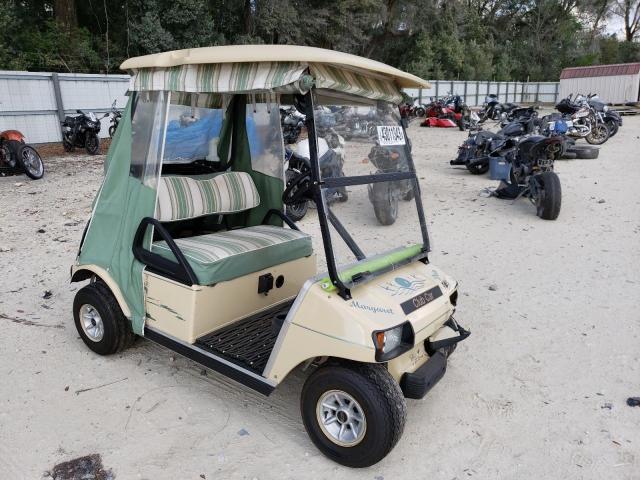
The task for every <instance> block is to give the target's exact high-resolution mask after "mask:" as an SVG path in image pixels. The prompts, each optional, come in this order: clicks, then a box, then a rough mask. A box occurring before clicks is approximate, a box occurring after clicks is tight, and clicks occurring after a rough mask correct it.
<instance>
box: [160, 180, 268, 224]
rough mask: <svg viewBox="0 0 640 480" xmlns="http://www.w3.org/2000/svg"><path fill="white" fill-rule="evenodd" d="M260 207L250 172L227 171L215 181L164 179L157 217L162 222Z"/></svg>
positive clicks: (161, 184)
mask: <svg viewBox="0 0 640 480" xmlns="http://www.w3.org/2000/svg"><path fill="white" fill-rule="evenodd" d="M258 205H260V195H258V190H257V189H256V186H255V184H254V183H253V180H252V179H251V177H250V176H249V174H248V173H246V172H225V173H221V174H220V175H216V176H215V177H213V178H209V179H205V180H198V179H195V178H191V177H182V176H170V177H161V178H160V183H159V184H158V203H157V205H156V218H157V219H158V220H160V221H161V222H172V221H175V220H186V219H188V218H196V217H201V216H204V215H213V214H224V213H233V212H241V211H243V210H248V209H250V208H254V207H257V206H258Z"/></svg>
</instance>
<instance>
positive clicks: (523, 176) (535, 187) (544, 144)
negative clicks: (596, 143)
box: [491, 135, 562, 220]
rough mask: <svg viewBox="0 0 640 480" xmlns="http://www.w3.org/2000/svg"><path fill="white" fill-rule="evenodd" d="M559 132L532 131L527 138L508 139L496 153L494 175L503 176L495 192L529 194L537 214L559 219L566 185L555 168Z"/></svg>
mask: <svg viewBox="0 0 640 480" xmlns="http://www.w3.org/2000/svg"><path fill="white" fill-rule="evenodd" d="M561 141H562V140H561V138H560V137H558V136H551V137H544V136H541V135H532V136H529V137H527V138H525V139H523V140H518V139H505V140H504V142H503V144H502V146H501V147H500V149H499V150H498V151H496V152H495V153H494V154H493V157H492V160H491V161H492V162H493V165H492V178H493V179H494V180H501V183H500V186H499V187H498V188H497V189H496V190H495V192H494V193H493V194H494V195H495V196H497V197H498V198H508V199H517V198H520V197H526V198H528V199H529V200H530V201H531V203H532V204H533V205H534V206H535V207H536V215H537V216H538V217H540V218H542V219H544V220H555V219H556V218H558V215H559V214H560V206H561V203H562V189H561V186H560V178H559V177H558V175H557V174H556V173H555V172H554V171H553V164H554V160H555V152H557V150H558V149H557V145H558V144H559V143H560V142H561ZM494 166H495V168H494Z"/></svg>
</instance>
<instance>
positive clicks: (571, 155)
mask: <svg viewBox="0 0 640 480" xmlns="http://www.w3.org/2000/svg"><path fill="white" fill-rule="evenodd" d="M576 158H578V155H576V154H575V153H574V152H570V151H569V152H564V153H563V154H562V160H575V159H576Z"/></svg>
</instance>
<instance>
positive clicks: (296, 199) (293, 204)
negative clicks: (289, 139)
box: [282, 130, 349, 222]
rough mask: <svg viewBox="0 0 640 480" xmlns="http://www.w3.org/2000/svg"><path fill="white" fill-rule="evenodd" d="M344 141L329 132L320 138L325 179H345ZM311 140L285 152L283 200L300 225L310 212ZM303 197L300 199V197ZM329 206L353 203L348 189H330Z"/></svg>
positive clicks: (319, 148) (319, 160) (304, 141)
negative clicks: (307, 195) (307, 192)
mask: <svg viewBox="0 0 640 480" xmlns="http://www.w3.org/2000/svg"><path fill="white" fill-rule="evenodd" d="M344 151H345V148H344V138H342V136H341V135H338V134H337V133H336V132H335V131H333V130H330V131H327V132H326V134H325V136H324V137H319V138H318V157H319V159H318V163H319V164H320V173H321V177H322V178H329V177H344V171H343V166H344ZM310 158H311V156H310V153H309V140H308V139H306V138H305V139H304V140H300V141H299V142H297V143H296V145H295V150H294V149H291V148H289V147H287V148H286V150H285V180H286V189H285V192H284V194H283V196H282V198H287V199H288V200H289V201H288V202H287V204H286V214H287V216H288V217H289V218H290V219H291V220H293V221H294V222H297V221H299V220H301V219H302V218H304V216H305V215H306V214H307V210H308V208H309V201H308V199H307V198H305V197H304V196H303V195H302V194H304V192H306V191H308V188H307V187H306V183H308V182H310V181H311V166H310V163H309V162H310ZM298 192H299V193H300V195H296V193H298ZM326 193H327V200H328V201H329V202H335V201H338V202H346V201H347V200H348V199H349V195H348V193H347V189H346V187H339V188H335V189H327V190H326Z"/></svg>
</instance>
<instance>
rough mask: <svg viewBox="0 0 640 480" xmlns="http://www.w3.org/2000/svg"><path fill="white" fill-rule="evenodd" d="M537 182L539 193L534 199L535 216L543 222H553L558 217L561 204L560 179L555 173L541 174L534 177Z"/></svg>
mask: <svg viewBox="0 0 640 480" xmlns="http://www.w3.org/2000/svg"><path fill="white" fill-rule="evenodd" d="M534 181H537V182H538V185H539V186H538V189H539V191H540V193H539V194H538V198H536V202H535V204H536V215H538V216H539V217H540V218H542V219H543V220H555V219H556V218H558V215H560V206H561V204H562V187H561V186H560V178H559V177H558V175H557V174H556V173H555V172H543V173H541V174H540V175H536V176H535V177H534Z"/></svg>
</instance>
